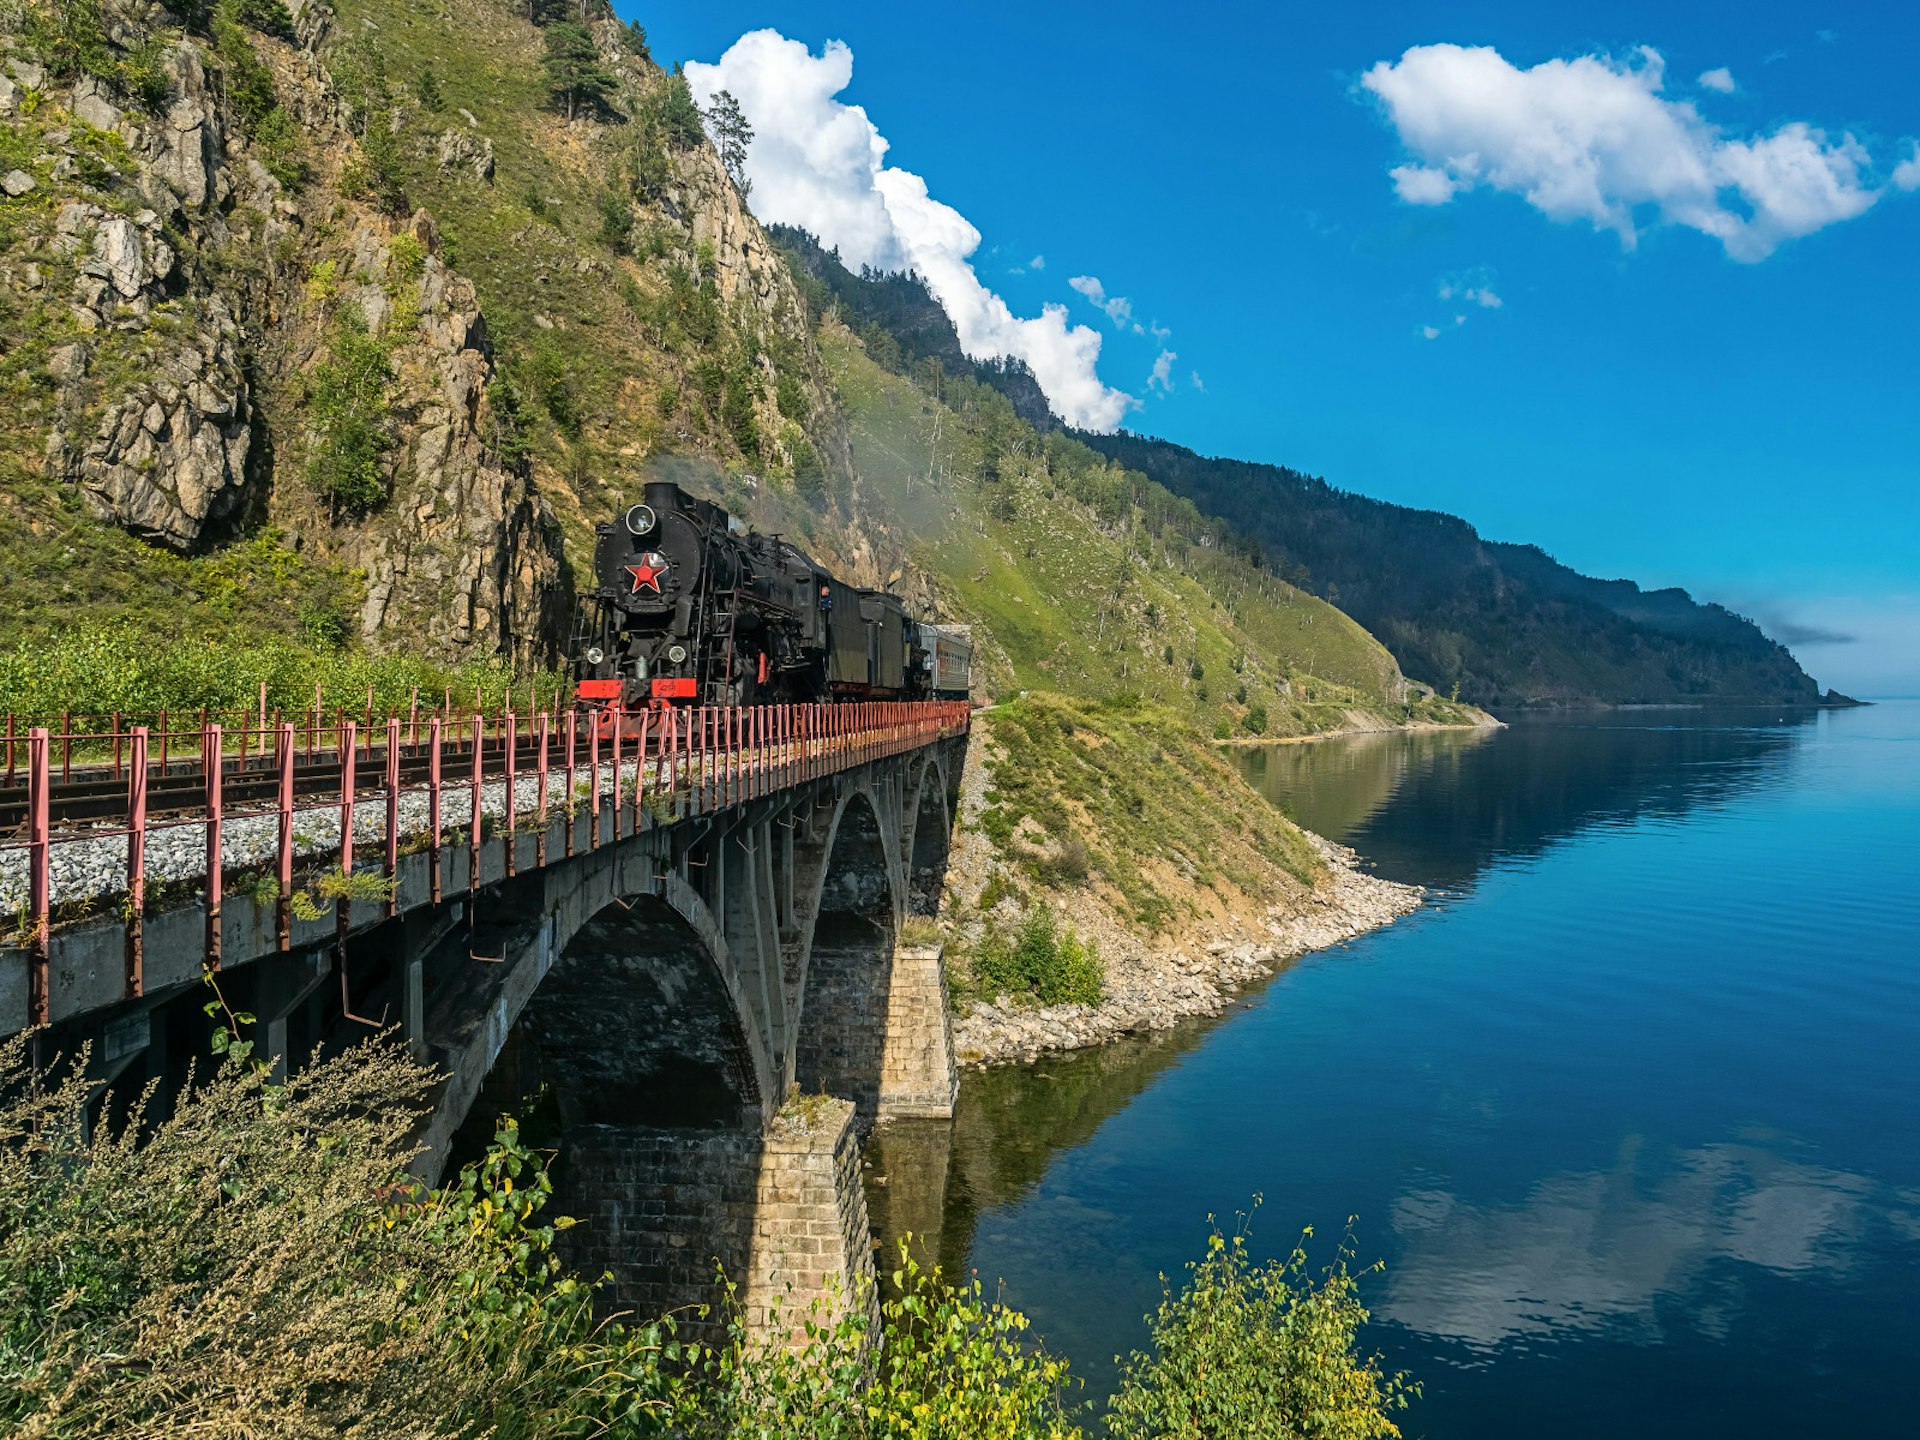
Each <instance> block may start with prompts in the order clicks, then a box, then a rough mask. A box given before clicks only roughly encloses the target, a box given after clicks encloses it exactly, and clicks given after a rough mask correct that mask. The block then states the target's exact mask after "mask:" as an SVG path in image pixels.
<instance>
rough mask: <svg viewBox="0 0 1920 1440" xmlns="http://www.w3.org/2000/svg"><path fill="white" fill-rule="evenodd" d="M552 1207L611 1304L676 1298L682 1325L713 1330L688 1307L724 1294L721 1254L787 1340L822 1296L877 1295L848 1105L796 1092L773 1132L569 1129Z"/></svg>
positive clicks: (755, 1327)
mask: <svg viewBox="0 0 1920 1440" xmlns="http://www.w3.org/2000/svg"><path fill="white" fill-rule="evenodd" d="M563 1163H564V1173H563V1174H562V1176H561V1184H560V1186H559V1187H558V1188H559V1192H560V1193H559V1194H558V1195H557V1196H556V1204H555V1206H554V1212H555V1213H556V1214H562V1215H571V1216H573V1217H574V1218H575V1219H577V1220H579V1221H580V1222H581V1223H580V1224H578V1225H576V1226H574V1227H573V1228H572V1229H570V1230H566V1231H563V1232H561V1236H560V1240H561V1243H562V1246H563V1253H564V1254H565V1256H566V1258H567V1259H568V1260H569V1261H570V1262H571V1263H572V1264H573V1265H574V1266H575V1267H576V1268H578V1269H579V1270H580V1271H581V1273H582V1274H584V1275H586V1276H589V1277H597V1276H600V1275H602V1274H607V1275H610V1276H611V1277H612V1279H611V1282H610V1283H609V1285H608V1287H607V1290H606V1292H605V1296H606V1300H607V1302H608V1308H609V1309H611V1310H622V1311H628V1312H631V1314H632V1315H633V1316H634V1318H636V1319H642V1320H646V1319H652V1318H654V1317H656V1316H659V1315H661V1314H664V1313H666V1312H667V1311H669V1310H677V1311H679V1312H681V1313H680V1314H679V1317H678V1318H679V1321H680V1324H681V1329H682V1331H683V1333H693V1334H699V1335H702V1336H704V1337H706V1338H712V1337H713V1336H714V1334H715V1333H716V1332H717V1331H718V1329H719V1317H718V1314H717V1312H716V1313H715V1314H713V1315H710V1316H709V1317H708V1319H707V1320H706V1321H704V1322H703V1321H701V1320H699V1319H698V1318H697V1317H695V1316H694V1315H693V1314H692V1313H691V1312H690V1311H688V1310H687V1309H686V1307H688V1306H690V1305H694V1304H697V1303H699V1302H700V1301H702V1300H705V1301H707V1302H708V1303H714V1302H717V1301H718V1299H719V1295H720V1292H719V1290H718V1288H717V1287H716V1284H715V1273H716V1266H718V1267H719V1268H720V1269H723V1270H724V1271H725V1273H726V1275H727V1278H728V1279H730V1280H731V1281H732V1282H733V1283H734V1285H735V1286H736V1289H737V1295H738V1299H739V1301H740V1304H741V1306H742V1307H743V1310H744V1317H743V1318H744V1319H745V1321H746V1325H747V1329H748V1332H749V1333H750V1334H753V1335H757V1336H762V1337H764V1338H766V1339H768V1340H773V1341H778V1340H780V1339H782V1338H784V1335H785V1333H786V1332H788V1331H790V1330H793V1329H797V1328H798V1326H799V1325H800V1323H801V1322H802V1321H803V1320H805V1319H806V1318H807V1317H808V1313H809V1308H810V1306H811V1305H812V1304H813V1302H814V1301H815V1300H816V1299H817V1300H819V1301H820V1302H821V1310H820V1312H819V1313H818V1314H817V1315H816V1316H815V1318H816V1319H817V1320H827V1319H829V1318H830V1317H833V1316H837V1315H838V1314H839V1313H841V1312H842V1311H843V1310H844V1308H845V1307H846V1306H847V1305H849V1304H854V1303H857V1304H862V1305H865V1306H869V1307H871V1306H872V1305H874V1304H875V1303H877V1302H876V1299H875V1291H874V1283H873V1281H874V1269H873V1249H872V1242H871V1238H870V1232H869V1230H868V1226H867V1204H866V1197H865V1195H864V1193H863V1191H862V1189H861V1184H860V1141H859V1135H858V1132H857V1131H856V1129H855V1127H854V1110H853V1105H852V1104H851V1103H850V1102H848V1101H845V1100H836V1099H833V1098H831V1097H829V1096H823V1095H810V1096H801V1097H797V1098H796V1099H795V1100H794V1101H792V1102H791V1103H789V1105H788V1106H787V1108H786V1109H784V1110H782V1111H781V1112H780V1114H779V1115H777V1116H775V1117H774V1119H773V1121H772V1123H771V1124H770V1125H769V1126H768V1127H767V1132H766V1134H765V1135H764V1136H761V1135H753V1134H748V1133H742V1132H739V1131H722V1130H657V1129H641V1128H638V1127H624V1126H607V1125H595V1126H584V1127H581V1128H580V1129H579V1130H578V1131H577V1132H575V1133H574V1134H572V1135H570V1136H569V1139H568V1144H567V1147H566V1151H565V1159H564V1162H563Z"/></svg>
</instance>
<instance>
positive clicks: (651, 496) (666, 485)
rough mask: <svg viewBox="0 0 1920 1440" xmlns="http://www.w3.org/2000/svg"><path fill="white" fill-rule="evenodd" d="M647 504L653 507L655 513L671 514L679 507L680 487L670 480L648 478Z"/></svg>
mask: <svg viewBox="0 0 1920 1440" xmlns="http://www.w3.org/2000/svg"><path fill="white" fill-rule="evenodd" d="M647 504H649V505H651V506H652V507H653V513H654V514H656V515H659V516H662V517H665V516H667V515H671V514H672V513H673V512H674V511H676V510H678V509H679V508H680V487H679V486H678V485H676V484H674V483H673V481H671V480H649V481H648V482H647Z"/></svg>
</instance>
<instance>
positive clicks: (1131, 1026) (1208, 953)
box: [953, 836, 1424, 1066]
mask: <svg viewBox="0 0 1920 1440" xmlns="http://www.w3.org/2000/svg"><path fill="white" fill-rule="evenodd" d="M1311 838H1312V839H1313V840H1314V843H1315V845H1316V846H1317V847H1318V848H1319V850H1320V853H1321V855H1322V857H1323V858H1324V859H1325V860H1326V862H1327V871H1326V875H1325V878H1324V879H1323V880H1322V881H1321V883H1320V884H1319V885H1318V886H1317V887H1315V889H1314V890H1313V891H1312V893H1311V894H1309V895H1305V896H1303V897H1301V898H1300V899H1298V900H1295V901H1292V902H1290V903H1289V904H1287V905H1285V906H1275V907H1273V908H1271V909H1269V910H1268V911H1267V912H1266V913H1265V915H1264V916H1262V917H1260V918H1259V920H1258V921H1257V922H1253V923H1243V924H1242V925H1240V926H1239V934H1237V935H1236V936H1234V937H1232V938H1220V939H1215V940H1212V941H1209V942H1207V943H1206V944H1205V945H1202V946H1188V947H1186V948H1174V949H1171V950H1154V949H1151V948H1147V947H1143V946H1127V947H1104V946H1103V953H1104V954H1106V955H1107V957H1108V959H1107V996H1106V998H1105V999H1104V1000H1103V1001H1101V1002H1100V1004H1098V1005H1050V1006H1044V1007H1035V1006H1033V1005H1031V1004H1021V1003H1019V1002H1016V1001H1014V1000H1011V999H1008V998H1006V997H1001V998H1000V999H998V1000H994V1001H988V1002H983V1003H978V1004H975V1005H973V1006H972V1007H971V1008H970V1009H968V1010H966V1011H965V1013H963V1014H960V1015H956V1016H955V1017H954V1021H953V1043H954V1051H955V1053H956V1055H957V1056H958V1058H959V1061H960V1063H961V1065H963V1066H984V1065H996V1064H1007V1063H1011V1062H1015V1061H1027V1060H1034V1059H1037V1058H1038V1057H1039V1056H1041V1055H1045V1054H1049V1053H1052V1052H1056V1051H1061V1050H1078V1049H1082V1048H1084V1047H1086V1046H1089V1045H1100V1044H1104V1043H1105V1042H1107V1041H1110V1040H1114V1039H1117V1038H1119V1037H1120V1036H1122V1035H1131V1034H1136V1033H1139V1032H1141V1031H1151V1030H1166V1029H1170V1028H1172V1026H1173V1025H1174V1024H1175V1023H1176V1022H1177V1021H1179V1020H1181V1019H1184V1018H1186V1017H1187V1016H1192V1015H1217V1014H1219V1013H1220V1012H1221V1011H1222V1010H1224V1009H1226V1007H1227V1005H1228V1003H1229V1002H1230V1001H1231V1000H1232V998H1233V996H1234V995H1235V994H1236V993H1237V992H1239V991H1241V990H1243V989H1245V988H1246V987H1247V986H1249V985H1251V984H1253V983H1255V982H1256V981H1259V980H1262V979H1265V978H1266V977H1267V976H1269V975H1271V974H1273V973H1274V972H1275V971H1276V970H1278V969H1280V968H1281V967H1282V966H1284V965H1286V964H1287V963H1288V962H1289V961H1291V960H1293V959H1295V958H1296V957H1297V956H1300V955H1303V954H1305V953H1306V952H1308V951H1310V950H1321V949H1325V948H1326V947H1327V946H1329V945H1336V944H1338V943H1339V942H1341V941H1342V940H1350V939H1352V938H1353V937H1354V936H1356V935H1362V934H1365V933H1366V932H1367V931H1369V930H1374V929H1378V928H1379V927H1380V926H1383V925H1390V924H1392V923H1393V922H1394V921H1395V920H1397V919H1399V918H1400V917H1401V916H1403V915H1406V914H1408V913H1409V912H1411V911H1413V910H1416V909H1418V908H1419V906H1420V903H1421V898H1422V896H1423V894H1424V892H1423V891H1422V890H1421V888H1420V887H1418V886H1413V885H1401V884H1397V883H1395V882H1394V881H1391V880H1383V879H1381V878H1380V877H1378V876H1376V875H1368V874H1366V873H1364V872H1363V871H1361V870H1360V869H1359V868H1358V860H1359V857H1358V856H1356V855H1355V854H1354V853H1353V852H1352V851H1351V850H1347V849H1345V848H1343V847H1341V846H1338V845H1333V844H1330V843H1329V842H1327V841H1325V840H1322V839H1320V838H1319V837H1318V836H1314V837H1311Z"/></svg>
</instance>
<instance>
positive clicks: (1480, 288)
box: [1440, 280, 1507, 310]
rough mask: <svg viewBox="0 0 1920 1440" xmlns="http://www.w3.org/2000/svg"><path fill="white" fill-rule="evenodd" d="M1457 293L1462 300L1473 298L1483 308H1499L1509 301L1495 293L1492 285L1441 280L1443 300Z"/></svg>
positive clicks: (1449, 298) (1441, 296)
mask: <svg viewBox="0 0 1920 1440" xmlns="http://www.w3.org/2000/svg"><path fill="white" fill-rule="evenodd" d="M1456 295H1458V296H1459V297H1460V298H1461V299H1462V300H1471V301H1472V302H1473V303H1474V304H1476V305H1478V306H1479V307H1480V308H1481V309H1482V310H1498V309H1501V308H1502V307H1503V306H1505V305H1506V303H1507V302H1506V301H1504V300H1502V299H1501V298H1500V297H1499V296H1498V295H1496V294H1494V292H1493V287H1492V286H1491V285H1486V284H1474V283H1473V282H1471V281H1461V280H1442V281H1441V282H1440V298H1441V299H1442V300H1451V299H1453V297H1454V296H1456Z"/></svg>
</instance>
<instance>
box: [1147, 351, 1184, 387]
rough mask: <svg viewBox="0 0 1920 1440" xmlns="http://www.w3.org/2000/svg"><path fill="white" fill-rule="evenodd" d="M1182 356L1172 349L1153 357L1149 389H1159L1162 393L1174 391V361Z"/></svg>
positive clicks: (1148, 379) (1148, 377)
mask: <svg viewBox="0 0 1920 1440" xmlns="http://www.w3.org/2000/svg"><path fill="white" fill-rule="evenodd" d="M1179 358H1180V357H1179V356H1178V355H1177V354H1175V353H1174V352H1173V351H1171V350H1162V351H1161V352H1160V353H1159V354H1158V355H1156V356H1155V357H1154V359H1153V370H1152V372H1151V373H1150V374H1148V376H1147V389H1149V390H1158V391H1159V392H1160V393H1161V394H1162V395H1171V394H1172V393H1173V362H1174V361H1176V360H1178V359H1179Z"/></svg>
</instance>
